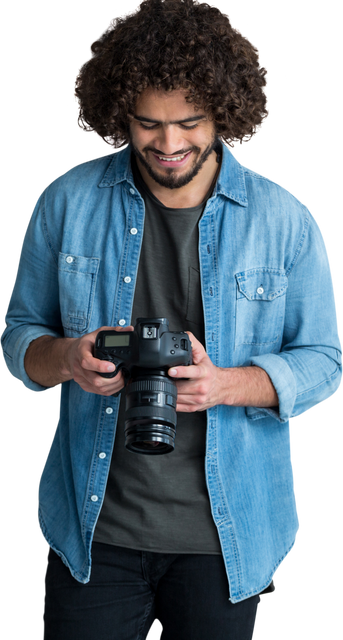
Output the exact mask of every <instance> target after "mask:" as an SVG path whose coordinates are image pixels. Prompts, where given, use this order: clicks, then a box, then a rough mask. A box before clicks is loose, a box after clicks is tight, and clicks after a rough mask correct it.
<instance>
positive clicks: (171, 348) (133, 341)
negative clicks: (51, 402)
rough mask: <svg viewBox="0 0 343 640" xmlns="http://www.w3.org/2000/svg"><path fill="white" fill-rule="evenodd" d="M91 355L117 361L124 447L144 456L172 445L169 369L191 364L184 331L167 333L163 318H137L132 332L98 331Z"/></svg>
mask: <svg viewBox="0 0 343 640" xmlns="http://www.w3.org/2000/svg"><path fill="white" fill-rule="evenodd" d="M94 357H95V358H99V359H100V360H107V361H109V362H113V364H115V366H116V369H115V371H114V372H111V373H103V374H101V375H102V376H103V377H106V378H113V377H114V376H116V375H117V374H118V373H119V371H122V372H123V375H124V379H125V382H126V383H127V384H126V386H125V446H126V448H127V449H129V450H130V451H134V452H136V453H144V454H148V455H159V454H163V453H169V452H170V451H172V450H173V449H174V441H175V429H176V399H177V389H176V384H175V382H174V380H173V379H172V378H170V377H169V376H168V373H167V372H168V369H169V368H170V367H172V366H178V365H183V366H187V365H190V364H192V346H191V342H190V339H189V337H188V335H187V333H185V332H184V331H169V322H168V320H167V318H137V320H136V325H135V328H134V331H115V330H113V329H108V330H103V331H99V333H98V334H97V337H96V340H95V347H94Z"/></svg>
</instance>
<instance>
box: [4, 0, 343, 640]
mask: <svg viewBox="0 0 343 640" xmlns="http://www.w3.org/2000/svg"><path fill="white" fill-rule="evenodd" d="M92 52H93V57H92V58H91V60H89V61H88V62H87V63H86V64H85V65H84V66H83V68H82V69H81V71H80V74H79V77H78V78H77V83H76V95H77V97H78V99H79V104H80V120H79V121H80V124H81V125H82V126H83V127H84V128H85V129H87V130H95V131H96V132H97V133H98V134H99V135H100V136H102V137H103V138H104V139H105V140H106V141H107V142H109V143H110V144H113V146H114V147H120V146H124V145H125V148H124V149H123V150H122V151H120V152H119V153H114V154H111V155H110V156H106V157H103V158H100V159H98V160H95V161H91V162H87V163H85V164H83V165H81V166H78V167H75V168H74V169H72V170H71V171H69V172H68V173H66V174H65V175H64V176H62V177H61V178H58V179H57V180H56V181H55V182H54V183H53V184H51V185H50V186H49V187H48V188H47V189H46V190H45V191H44V193H43V194H42V196H41V197H40V198H39V201H38V203H37V206H36V209H35V211H34V214H33V216H32V219H31V222H30V225H29V228H28V232H27V234H26V238H25V242H24V247H23V252H22V257H21V262H20V267H19V271H18V277H17V281H16V285H15V289H14V292H13V296H12V300H11V303H10V307H9V310H8V315H7V329H6V331H5V333H4V335H3V339H2V340H3V347H4V354H5V358H6V362H7V364H8V367H9V369H10V371H11V372H12V373H13V375H15V376H17V377H18V378H20V379H21V380H22V381H23V382H24V383H25V384H26V385H27V387H29V388H30V389H33V390H36V391H41V390H44V389H46V388H47V387H51V386H54V385H57V384H60V383H61V384H62V394H61V413H60V420H59V424H58V428H57V431H56V436H55V439H54V442H53V444H52V447H51V451H50V454H49V457H48V460H47V463H46V466H45V469H44V472H43V475H42V479H41V484H40V505H39V518H40V524H41V528H42V531H43V534H44V535H45V537H46V539H47V541H48V542H49V545H50V547H51V548H50V552H49V561H48V569H47V575H46V600H45V636H44V637H45V640H75V639H79V638H80V639H81V638H82V640H95V639H97V638H99V637H100V638H101V639H102V640H143V639H144V638H146V636H147V634H148V631H149V628H150V627H151V625H152V623H153V621H154V619H155V618H158V619H159V620H160V621H161V623H162V626H163V633H162V638H163V640H190V639H191V638H192V639H194V640H213V639H215V640H224V639H225V640H227V639H228V638H230V640H249V639H251V638H252V635H253V629H254V623H255V616H256V610H257V605H258V602H259V600H260V597H259V596H260V594H261V593H266V592H271V591H273V590H274V586H273V574H274V572H275V569H276V568H277V567H278V565H279V564H280V562H281V561H282V559H283V558H284V557H285V555H286V554H287V553H288V551H289V550H290V549H291V547H292V546H293V544H294V540H295V535H296V531H297V527H298V521H297V514H296V508H295V500H294V494H293V479H292V468H291V463H290V451H289V419H290V418H291V417H292V416H295V415H298V414H299V413H301V412H303V411H305V410H306V409H308V408H310V407H312V406H313V405H315V404H316V403H317V402H319V401H322V400H324V399H325V398H327V397H328V396H329V395H330V394H332V393H333V392H334V391H335V390H336V388H337V386H338V384H339V381H340V375H341V358H340V356H341V352H340V346H339V341H338V337H337V329H336V323H335V309H334V300H333V292H332V285H331V279H330V272H329V267H328V262H327V257H326V253H325V248H324V245H323V241H322V238H321V235H320V232H319V230H318V227H317V226H316V223H315V221H314V220H313V218H312V217H311V215H310V213H309V212H308V210H307V209H306V208H305V207H304V206H303V205H302V204H301V203H300V202H298V201H297V200H296V199H295V198H294V197H293V196H291V195H290V194H289V193H287V192H286V191H285V190H284V189H282V188H281V187H279V186H278V185H276V184H274V183H272V182H270V181H269V180H267V179H265V178H263V177H262V176H259V175H257V174H256V173H253V172H252V171H250V170H248V169H245V168H244V167H242V166H241V165H240V164H239V163H238V162H237V161H236V160H235V159H234V157H233V156H232V154H231V153H230V151H229V149H228V147H227V146H226V144H225V142H226V143H229V144H230V143H232V142H233V141H235V140H240V141H242V140H244V139H246V138H249V137H251V136H252V135H253V134H254V133H255V131H256V128H257V127H258V126H259V125H260V124H261V122H262V121H263V119H264V117H265V116H266V114H267V112H266V108H265V104H266V98H265V95H264V92H263V88H264V85H265V73H266V72H265V70H264V69H261V68H260V66H259V63H258V55H257V52H256V50H255V49H254V47H253V46H252V45H251V44H250V43H249V42H248V41H247V40H246V39H245V38H243V37H242V36H241V35H240V34H239V33H238V32H236V31H235V30H234V29H232V27H231V25H230V22H229V20H228V18H227V17H226V16H225V15H223V14H222V13H221V12H220V11H218V9H216V8H214V7H210V6H209V5H207V4H198V3H196V2H193V0H146V1H145V2H143V3H142V4H141V5H140V7H139V9H138V11H137V12H136V13H134V14H132V15H129V16H127V17H125V18H123V19H117V20H116V21H114V23H113V24H112V25H111V27H110V29H109V30H108V31H106V32H105V33H104V35H103V36H102V37H101V38H100V39H99V40H98V41H97V42H95V43H94V44H93V45H92ZM261 230H263V233H261ZM137 318H150V319H155V321H154V322H153V325H154V328H155V331H156V332H157V331H158V327H159V325H160V322H159V320H158V319H160V320H161V318H167V319H168V320H169V329H170V331H171V332H182V331H187V332H188V334H189V336H190V339H191V343H192V363H191V364H189V365H188V366H183V365H178V366H170V365H169V364H166V365H165V368H164V371H163V373H164V377H165V382H164V383H163V384H166V387H163V388H160V387H159V388H158V390H157V391H156V386H155V382H154V380H153V379H150V378H149V385H150V386H148V388H147V387H144V389H143V387H142V386H141V381H140V380H138V381H136V380H134V383H135V384H136V385H137V387H135V389H136V391H135V394H136V395H135V398H136V400H135V401H136V402H141V406H142V407H143V408H144V412H143V414H142V416H141V417H142V419H143V421H144V424H146V423H147V424H148V425H150V424H151V415H155V414H154V413H153V412H154V411H157V409H156V407H157V406H159V405H160V403H161V397H163V398H164V403H165V406H164V408H166V409H167V411H170V407H172V408H173V411H174V414H175V410H176V412H177V428H176V437H175V448H174V450H172V451H171V452H170V453H168V455H166V454H165V455H160V453H161V449H160V448H159V447H158V446H156V442H157V445H158V440H157V441H156V440H154V439H151V440H150V439H147V440H144V451H143V453H145V454H149V455H142V454H141V455H140V454H138V453H132V452H131V451H129V450H128V449H127V448H126V447H125V435H124V426H125V417H126V409H127V411H128V412H129V411H130V405H129V402H128V407H127V408H126V406H125V402H124V400H123V399H122V397H121V396H123V397H124V393H122V394H121V392H122V390H123V388H124V384H125V382H126V380H125V379H124V377H123V373H122V371H121V370H119V367H118V369H115V365H114V364H113V363H109V362H108V361H103V360H100V359H97V358H95V357H94V345H95V341H96V336H97V333H98V331H99V330H100V329H101V328H102V329H106V328H115V329H116V330H117V331H118V332H120V331H122V330H128V331H129V332H132V330H133V326H132V325H133V324H136V319H137ZM314 319H315V321H314ZM114 335H115V338H114V345H117V346H118V348H119V349H121V348H123V346H124V345H127V341H128V344H129V346H130V345H131V342H130V336H131V333H128V334H127V335H126V337H125V338H124V337H123V336H117V335H116V334H114ZM149 335H150V334H149ZM151 335H153V332H151ZM177 335H178V336H179V337H180V334H179V333H177ZM181 335H182V334H181ZM128 336H129V337H128ZM155 338H156V336H155V335H153V339H154V340H155ZM173 338H174V340H175V349H176V348H178V349H179V348H180V345H177V344H176V340H177V337H176V334H173ZM112 339H113V337H112ZM149 339H150V338H149ZM123 340H124V341H123ZM181 342H182V341H181V340H180V344H181ZM183 342H184V343H185V344H187V341H186V340H184V341H183ZM97 344H98V343H97ZM154 344H155V343H154ZM173 345H174V343H173ZM112 346H113V345H112ZM151 348H152V350H153V347H151ZM183 348H186V347H183ZM173 352H174V346H173V349H171V350H170V353H173ZM168 362H169V361H168ZM113 374H114V375H113ZM108 375H110V376H111V377H105V376H108ZM172 380H173V381H174V383H175V385H176V389H177V401H176V403H175V402H174V399H173V396H172V393H173V391H170V389H174V387H172V382H171V381H172ZM130 384H132V381H131V382H130ZM164 389H166V391H163V390H164ZM168 389H169V391H168ZM127 415H128V414H127ZM154 419H155V417H154ZM161 422H162V421H161ZM159 426H161V425H159ZM162 426H165V425H162ZM149 433H150V432H149ZM162 453H163V451H162Z"/></svg>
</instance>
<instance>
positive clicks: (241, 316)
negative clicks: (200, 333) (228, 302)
mask: <svg viewBox="0 0 343 640" xmlns="http://www.w3.org/2000/svg"><path fill="white" fill-rule="evenodd" d="M236 281H237V299H236V336H235V346H236V347H238V346H240V345H244V344H250V345H267V344H272V343H276V342H278V340H279V338H280V336H281V333H282V330H283V324H284V314H285V303H286V295H285V294H286V290H287V285H288V279H287V276H286V275H285V274H284V271H283V270H278V269H268V268H259V269H249V270H248V271H242V272H241V273H236Z"/></svg>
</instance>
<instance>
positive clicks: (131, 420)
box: [125, 370, 177, 455]
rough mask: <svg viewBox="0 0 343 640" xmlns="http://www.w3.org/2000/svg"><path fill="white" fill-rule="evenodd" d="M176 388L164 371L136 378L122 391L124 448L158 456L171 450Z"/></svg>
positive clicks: (172, 445) (173, 433)
mask: <svg viewBox="0 0 343 640" xmlns="http://www.w3.org/2000/svg"><path fill="white" fill-rule="evenodd" d="M176 398H177V389H176V385H175V383H174V381H173V380H170V378H168V376H167V374H166V373H165V372H164V371H158V373H155V374H152V372H151V370H150V372H149V373H146V372H145V374H142V375H140V376H139V377H135V378H134V379H133V380H132V381H131V382H130V383H129V384H128V385H127V386H126V388H125V409H126V410H125V447H126V448H127V449H129V450H130V451H134V452H135V453H143V454H146V455H160V454H164V453H170V452H171V451H173V449H174V443H175V429H176Z"/></svg>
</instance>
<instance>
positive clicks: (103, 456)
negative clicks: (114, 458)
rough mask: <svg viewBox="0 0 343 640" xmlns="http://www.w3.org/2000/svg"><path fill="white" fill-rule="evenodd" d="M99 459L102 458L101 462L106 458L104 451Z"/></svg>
mask: <svg viewBox="0 0 343 640" xmlns="http://www.w3.org/2000/svg"><path fill="white" fill-rule="evenodd" d="M99 458H101V460H103V459H104V458H106V453H104V452H103V451H102V452H101V453H99Z"/></svg>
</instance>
